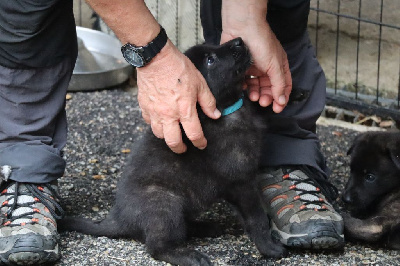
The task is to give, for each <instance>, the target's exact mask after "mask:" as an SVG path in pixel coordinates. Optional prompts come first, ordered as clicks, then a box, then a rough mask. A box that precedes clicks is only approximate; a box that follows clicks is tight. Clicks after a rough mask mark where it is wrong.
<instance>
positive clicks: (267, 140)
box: [261, 32, 329, 175]
mask: <svg viewBox="0 0 400 266" xmlns="http://www.w3.org/2000/svg"><path fill="white" fill-rule="evenodd" d="M283 47H284V49H285V51H286V53H287V55H288V59H289V65H290V71H291V74H292V80H293V89H292V93H291V95H290V99H289V103H288V105H287V106H286V108H285V109H284V110H283V111H282V112H281V113H279V114H274V113H272V112H269V114H268V119H267V120H268V126H269V131H268V133H266V134H265V135H264V140H263V150H262V157H261V165H262V166H279V165H309V166H312V167H314V168H316V169H318V170H319V171H320V172H322V173H324V174H325V175H328V173H329V169H328V168H327V166H326V162H325V158H324V156H323V154H322V152H321V150H320V143H319V140H318V137H317V135H316V121H317V119H318V117H319V116H320V114H321V112H322V111H323V108H324V106H325V96H326V80H325V75H324V72H323V70H322V68H321V66H320V65H319V63H318V61H317V59H316V57H315V53H314V48H313V47H312V45H311V43H310V39H309V36H308V33H307V32H304V33H303V35H302V36H300V37H299V38H298V39H297V40H295V41H293V42H291V43H288V44H283ZM266 112H267V111H266Z"/></svg>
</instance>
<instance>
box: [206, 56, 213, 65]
mask: <svg viewBox="0 0 400 266" xmlns="http://www.w3.org/2000/svg"><path fill="white" fill-rule="evenodd" d="M214 62H215V58H214V57H213V56H209V57H207V65H209V66H211V65H212V64H214Z"/></svg>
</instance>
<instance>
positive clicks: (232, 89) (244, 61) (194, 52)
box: [185, 38, 251, 109]
mask: <svg viewBox="0 0 400 266" xmlns="http://www.w3.org/2000/svg"><path fill="white" fill-rule="evenodd" d="M185 54H186V56H187V57H188V58H189V59H190V60H191V61H192V62H193V64H194V65H195V66H196V67H197V69H198V70H199V71H200V72H201V74H202V75H203V76H204V78H205V80H206V81H207V84H208V86H209V87H210V90H211V92H212V93H213V95H214V97H215V99H216V100H217V107H218V109H223V108H226V107H228V106H230V105H232V104H233V103H235V102H236V101H237V100H238V99H239V98H240V97H241V95H242V93H243V89H242V87H243V82H244V76H245V72H246V70H247V69H248V68H249V66H250V64H251V56H250V53H249V50H248V48H247V47H246V45H245V44H244V42H243V41H242V39H241V38H236V39H234V40H231V41H229V42H227V43H224V44H222V45H218V46H213V45H206V44H202V45H197V46H194V47H192V48H190V49H189V50H187V51H186V52H185Z"/></svg>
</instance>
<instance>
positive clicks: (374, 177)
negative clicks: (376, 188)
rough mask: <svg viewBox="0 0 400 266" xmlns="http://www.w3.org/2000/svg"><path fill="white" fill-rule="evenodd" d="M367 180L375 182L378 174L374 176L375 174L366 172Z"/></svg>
mask: <svg viewBox="0 0 400 266" xmlns="http://www.w3.org/2000/svg"><path fill="white" fill-rule="evenodd" d="M364 179H365V181H367V182H374V181H375V179H376V176H374V175H373V174H366V175H365V176H364Z"/></svg>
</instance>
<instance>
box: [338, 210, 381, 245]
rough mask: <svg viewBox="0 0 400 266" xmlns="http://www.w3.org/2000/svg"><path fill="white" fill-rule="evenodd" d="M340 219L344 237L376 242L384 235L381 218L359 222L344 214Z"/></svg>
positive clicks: (359, 220)
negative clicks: (342, 224) (342, 223)
mask: <svg viewBox="0 0 400 266" xmlns="http://www.w3.org/2000/svg"><path fill="white" fill-rule="evenodd" d="M342 217H343V220H344V228H345V234H346V237H349V238H353V239H358V240H363V241H367V242H376V241H378V240H379V239H380V238H381V237H382V235H383V234H384V226H383V220H382V217H373V218H369V219H364V220H361V219H357V218H354V217H353V216H351V215H350V214H349V213H346V212H343V213H342Z"/></svg>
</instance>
